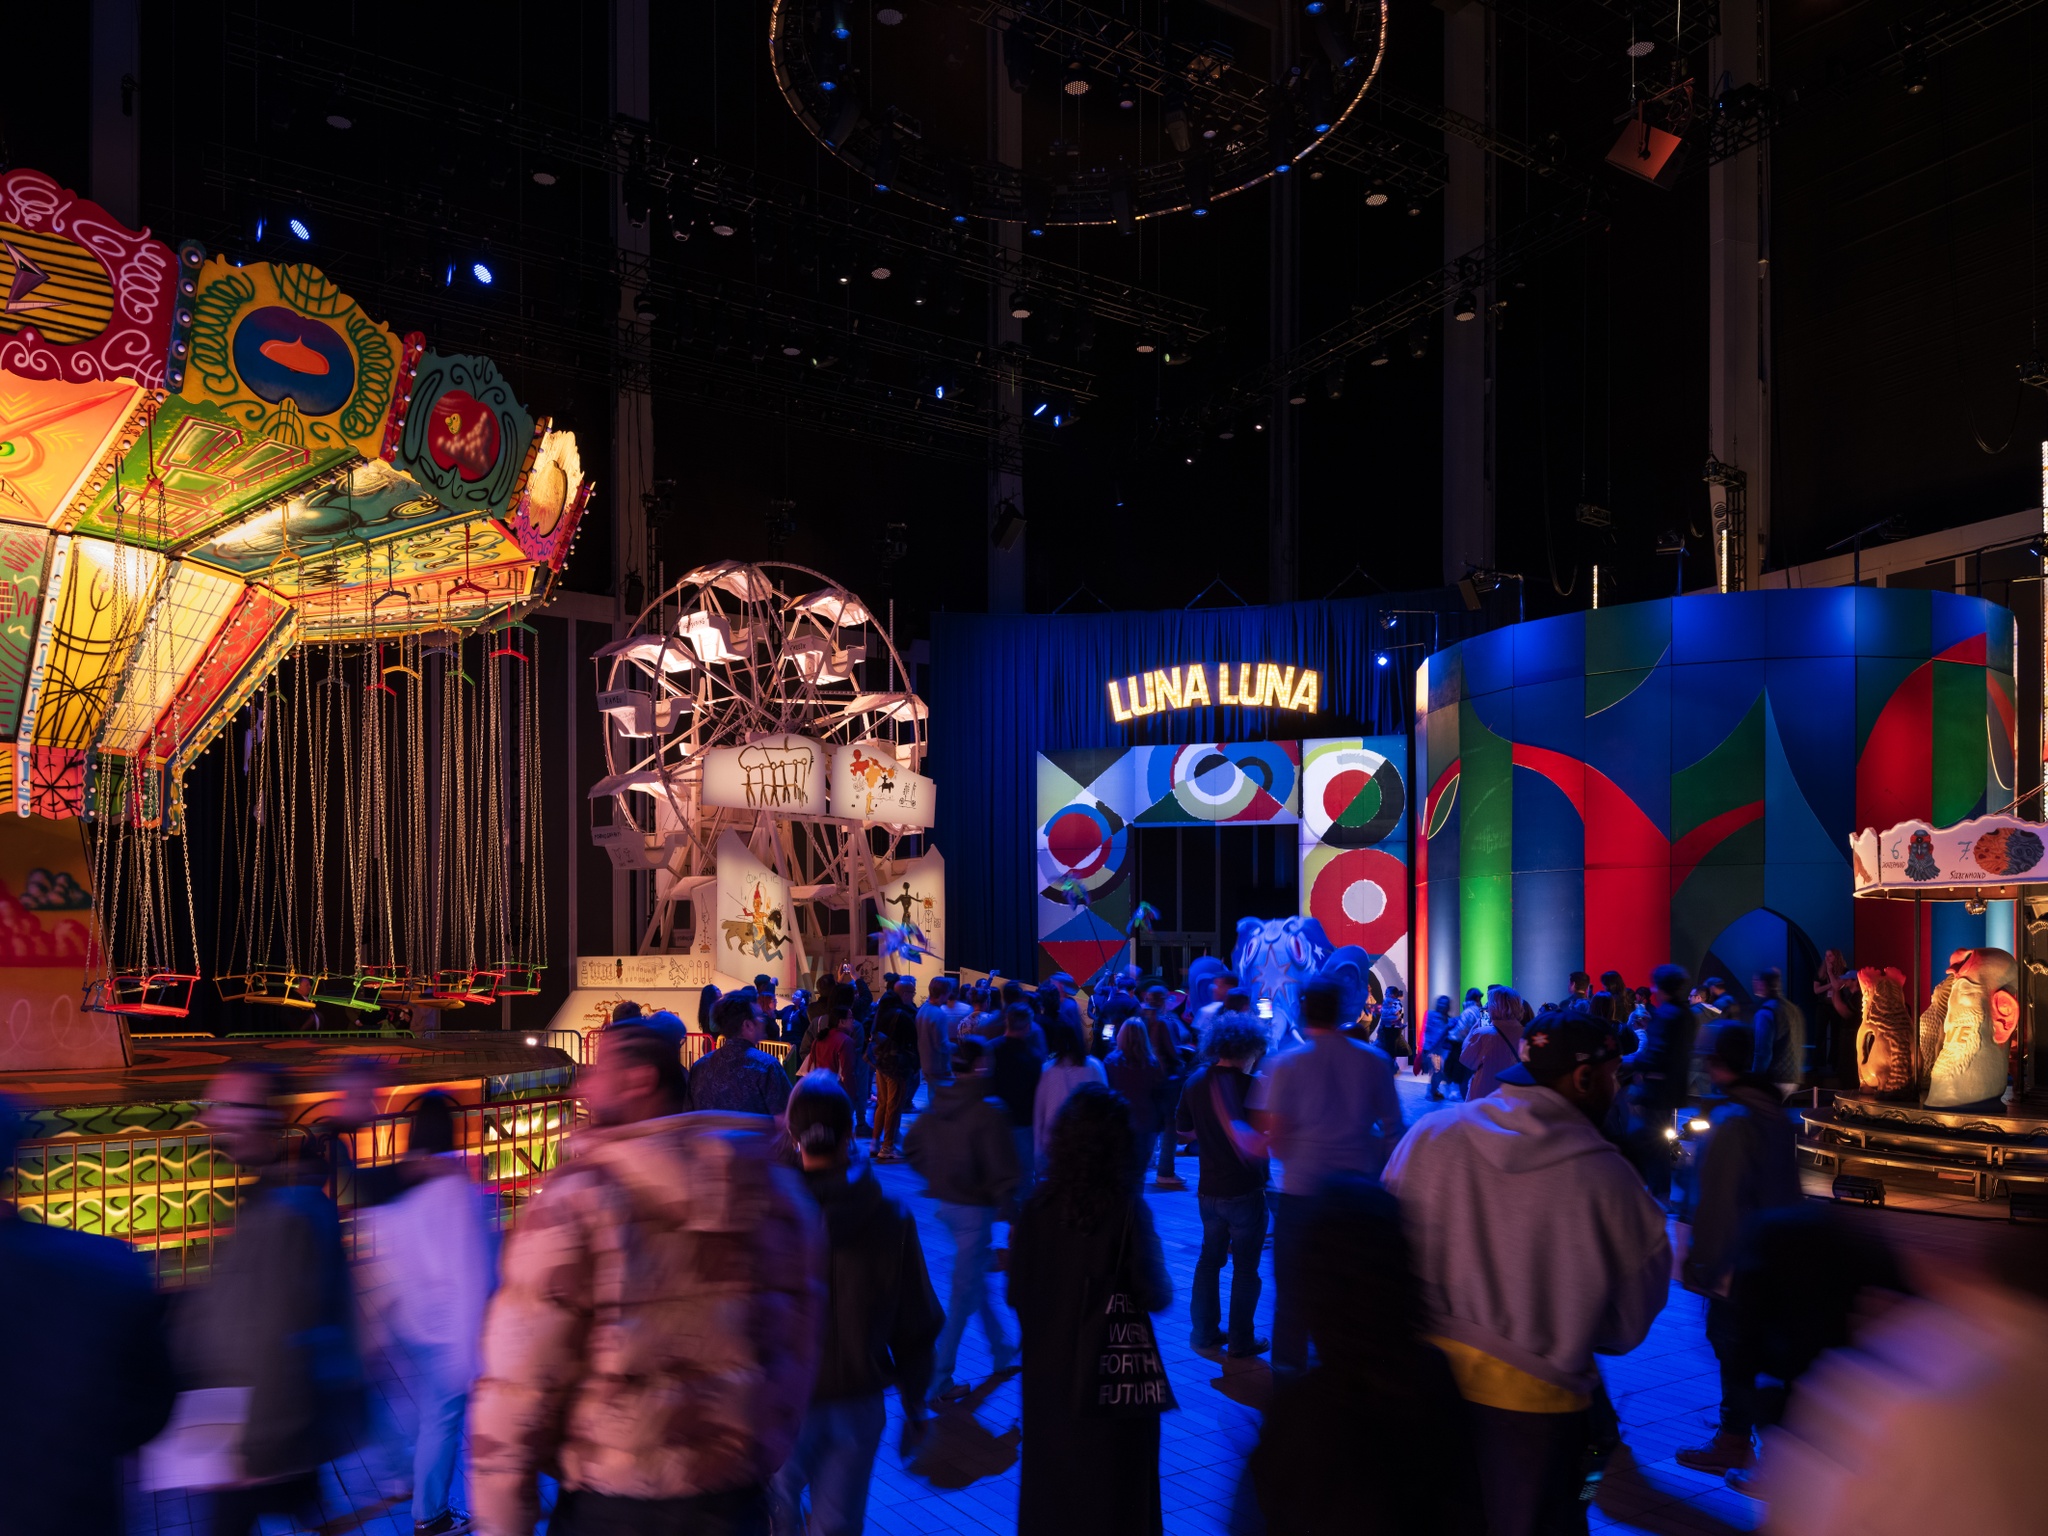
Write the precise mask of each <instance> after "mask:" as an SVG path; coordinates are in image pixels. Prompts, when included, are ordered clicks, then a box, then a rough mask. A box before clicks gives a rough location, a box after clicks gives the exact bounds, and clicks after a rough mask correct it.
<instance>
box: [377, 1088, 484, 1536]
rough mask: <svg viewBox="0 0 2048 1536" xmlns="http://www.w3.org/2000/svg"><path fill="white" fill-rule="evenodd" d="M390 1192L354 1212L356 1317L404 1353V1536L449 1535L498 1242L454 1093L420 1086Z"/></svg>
mask: <svg viewBox="0 0 2048 1536" xmlns="http://www.w3.org/2000/svg"><path fill="white" fill-rule="evenodd" d="M399 1175H400V1182H401V1186H402V1188H403V1193H401V1194H400V1195H399V1196H398V1197H397V1198H396V1199H395V1200H391V1201H389V1202H387V1203H385V1204H383V1205H375V1206H370V1207H367V1208H366V1209H364V1210H363V1211H361V1212H360V1213H359V1214H358V1216H357V1218H356V1219H357V1221H358V1222H360V1223H361V1225H362V1229H363V1231H362V1237H363V1240H362V1242H361V1244H360V1250H361V1252H362V1253H363V1254H365V1255H367V1257H363V1258H361V1259H359V1260H358V1262H357V1266H356V1289H357V1294H358V1296H359V1297H360V1299H361V1302H362V1308H363V1312H364V1315H365V1318H366V1319H368V1320H370V1321H371V1322H372V1324H373V1325H374V1326H377V1327H378V1328H379V1330H380V1331H381V1332H382V1333H383V1334H384V1335H385V1336H386V1337H388V1338H389V1339H390V1340H391V1341H392V1342H393V1343H395V1344H396V1345H398V1346H399V1347H400V1348H401V1349H403V1350H404V1351H405V1353H406V1354H407V1355H408V1356H409V1357H410V1359H411V1361H412V1367H413V1375H412V1382H411V1388H412V1398H413V1403H414V1404H415V1406H416V1407H417V1408H418V1410H419V1438H418V1441H417V1444H416V1446H415V1448H414V1451H413V1484H412V1521H413V1530H414V1532H415V1536H458V1533H460V1532H463V1531H466V1530H468V1529H469V1525H470V1522H469V1517H468V1516H467V1515H465V1514H463V1513H462V1512H461V1511H459V1510H457V1509H456V1508H455V1506H454V1503H453V1493H454V1481H455V1464H456V1459H457V1455H458V1453H459V1451H460V1449H461V1445H462V1416H463V1409H464V1407H465V1405H466V1404H467V1402H468V1400H469V1389H470V1385H471V1383H473V1382H474V1381H475V1380H476V1376H477V1371H478V1369H479V1367H480V1365H481V1359H480V1356H479V1346H480V1343H481V1340H482V1337H483V1326H484V1308H485V1305H486V1304H487V1303H488V1302H489V1301H490V1299H491V1292H492V1290H493V1289H495V1287H496V1284H497V1274H498V1242H497V1234H496V1233H495V1232H493V1231H492V1230H491V1224H490V1218H489V1217H488V1215H487V1214H486V1213H485V1210H484V1202H483V1195H482V1192H481V1191H479V1190H478V1189H477V1187H476V1185H475V1184H474V1183H473V1182H472V1181H471V1180H470V1177H469V1167H468V1164H467V1162H466V1160H465V1159H464V1156H463V1154H462V1153H461V1152H459V1151H457V1150H456V1147H455V1101H454V1100H453V1099H451V1098H449V1097H448V1095H447V1094H445V1093H439V1092H435V1093H428V1094H426V1095H424V1096H423V1097H422V1098H421V1099H420V1101H419V1103H418V1104H416V1105H414V1106H413V1112H412V1126H411V1141H410V1145H409V1148H408V1150H407V1154H406V1158H405V1161H404V1162H402V1163H401V1164H400V1165H399Z"/></svg>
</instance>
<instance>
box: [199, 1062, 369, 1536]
mask: <svg viewBox="0 0 2048 1536" xmlns="http://www.w3.org/2000/svg"><path fill="white" fill-rule="evenodd" d="M277 1093H278V1078H277V1074H276V1073H275V1071H274V1070H272V1069H270V1068H269V1067H267V1066H266V1065H264V1064H261V1063H256V1062H241V1063H237V1064H235V1065H233V1066H231V1067H229V1068H228V1070H227V1071H225V1072H223V1073H222V1074H221V1075H220V1077H218V1078H217V1079H215V1081H214V1084H213V1086H212V1088H211V1089H209V1090H208V1098H207V1102H206V1104H205V1106H204V1109H203V1116H204V1121H205V1124H206V1126H207V1128H208V1129H210V1130H211V1131H212V1132H213V1138H214V1145H215V1147H216V1148H217V1149H218V1150H220V1151H222V1152H225V1153H226V1154H227V1155H228V1157H229V1158H231V1159H232V1160H233V1161H234V1163H235V1165H236V1166H237V1167H239V1168H240V1169H242V1170H243V1171H244V1172H246V1173H253V1174H255V1175H256V1182H255V1183H253V1184H251V1185H247V1186H245V1187H244V1188H243V1190H242V1197H241V1203H240V1205H239V1207H238V1208H237V1209H236V1212H235V1226H234V1232H233V1234H232V1235H231V1236H230V1237H229V1238H227V1239H226V1241H225V1242H224V1243H223V1244H222V1249H223V1251H222V1252H220V1253H218V1254H217V1255H216V1256H215V1258H214V1262H213V1278H212V1279H211V1280H209V1281H208V1282H207V1283H206V1284H205V1285H203V1286H201V1287H199V1288H198V1289H197V1290H196V1291H194V1292H193V1293H192V1294H191V1295H189V1296H187V1297H186V1298H185V1300H184V1303H183V1305H182V1307H181V1308H180V1310H179V1313H178V1326H177V1329H176V1333H175V1337H174V1339H173V1345H174V1352H175V1356H176V1359H177V1363H178V1369H179V1375H180V1377H181V1384H182V1385H184V1386H188V1387H202V1388H203V1387H247V1388H249V1389H250V1395H249V1412H248V1419H247V1421H246V1423H245V1425H244V1428H243V1432H242V1437H241V1445H240V1449H241V1457H242V1465H243V1468H244V1470H245V1472H246V1475H247V1481H246V1482H245V1483H243V1484H241V1485H238V1486H236V1487H232V1488H224V1489H221V1490H219V1491H217V1492H216V1493H215V1495H214V1508H213V1522H212V1524H213V1533H214V1536H243V1533H245V1532H247V1531H248V1530H249V1528H250V1527H251V1526H252V1525H254V1524H255V1523H256V1521H257V1520H258V1518H259V1517H260V1516H263V1515H266V1514H296V1515H302V1516H309V1517H310V1518H311V1519H312V1520H313V1521H314V1522H315V1523H317V1522H318V1521H319V1520H321V1519H323V1518H325V1517H324V1515H322V1514H320V1513H319V1496H320V1478H319V1469H320V1467H321V1465H322V1464H323V1463H325V1462H328V1461H331V1460H332V1459H333V1458H334V1457H336V1456H339V1455H341V1454H342V1453H343V1452H344V1451H346V1450H348V1449H349V1448H350V1447H351V1445H352V1444H353V1443H354V1436H355V1433H356V1431H357V1429H358V1428H359V1427H360V1425H361V1422H362V1415H363V1398H364V1392H363V1371H362V1364H361V1361H360V1359H359V1357H358V1355H357V1351H356V1334H355V1317H356V1310H355V1309H356V1302H355V1289H354V1285H353V1283H352V1281H351V1280H350V1277H349V1273H348V1260H347V1258H346V1257H345V1256H344V1254H343V1252H342V1246H341V1221H340V1218H339V1216H338V1215H337V1213H336V1211H335V1209H334V1202H333V1201H331V1200H329V1199H328V1198H327V1196H326V1195H325V1194H324V1193H322V1191H321V1189H320V1181H321V1176H322V1174H323V1173H324V1172H325V1170H324V1168H322V1167H320V1166H317V1165H309V1164H296V1163H291V1162H287V1161H286V1160H285V1159H284V1156H283V1153H284V1116H283V1114H282V1112H281V1111H280V1110H279V1107H278V1104H277Z"/></svg>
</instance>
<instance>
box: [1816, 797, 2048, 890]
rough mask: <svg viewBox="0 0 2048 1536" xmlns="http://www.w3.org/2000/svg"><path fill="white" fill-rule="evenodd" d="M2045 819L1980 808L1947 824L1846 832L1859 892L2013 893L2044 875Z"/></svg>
mask: <svg viewBox="0 0 2048 1536" xmlns="http://www.w3.org/2000/svg"><path fill="white" fill-rule="evenodd" d="M2044 837H2048V827H2043V826H2042V825H2040V824H2039V823H2038V822H2030V821H2022V820H2020V819H2019V818H2018V817H2017V816H1979V817H1977V818H1976V819H1974V820H1972V821H1962V822H1957V823H1956V825H1954V826H1952V827H1936V826H1932V825H1930V824H1929V823H1927V822H1924V821H1902V822H1900V823H1899V824H1898V825H1897V826H1895V827H1888V828H1886V829H1885V830H1884V831H1882V832H1879V831H1877V830H1875V829H1872V828H1866V829H1865V830H1864V831H1862V832H1858V833H1856V834H1855V835H1854V836H1853V837H1851V838H1850V839H1849V853H1850V856H1851V857H1852V858H1853V859H1854V861H1855V865H1856V894H1857V895H1858V896H1865V897H1871V896H1875V897H1904V898H1911V897H1915V896H1918V897H1920V898H1922V899H1924V900H1927V901H1964V900H1983V901H2010V900H2012V899H2013V898H2014V897H2015V896H2017V895H2018V893H2019V887H2021V886H2023V885H2039V884H2042V883H2043V882H2048V864H2044V861H2043V852H2044V849H2048V843H2044Z"/></svg>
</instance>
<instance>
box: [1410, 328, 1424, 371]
mask: <svg viewBox="0 0 2048 1536" xmlns="http://www.w3.org/2000/svg"><path fill="white" fill-rule="evenodd" d="M1408 355H1409V356H1410V357H1412V358H1414V359H1415V360H1416V361H1417V362H1418V363H1419V362H1421V361H1422V360H1423V359H1424V358H1425V357H1427V356H1429V330H1428V328H1427V327H1426V326H1422V325H1411V326H1409V327H1408Z"/></svg>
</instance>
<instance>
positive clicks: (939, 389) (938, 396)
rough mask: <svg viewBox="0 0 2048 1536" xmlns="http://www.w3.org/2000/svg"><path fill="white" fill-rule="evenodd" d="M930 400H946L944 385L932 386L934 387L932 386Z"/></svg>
mask: <svg viewBox="0 0 2048 1536" xmlns="http://www.w3.org/2000/svg"><path fill="white" fill-rule="evenodd" d="M932 398H933V399H934V400H943V399H945V398H946V386H945V385H943V384H934V385H933V386H932Z"/></svg>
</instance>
